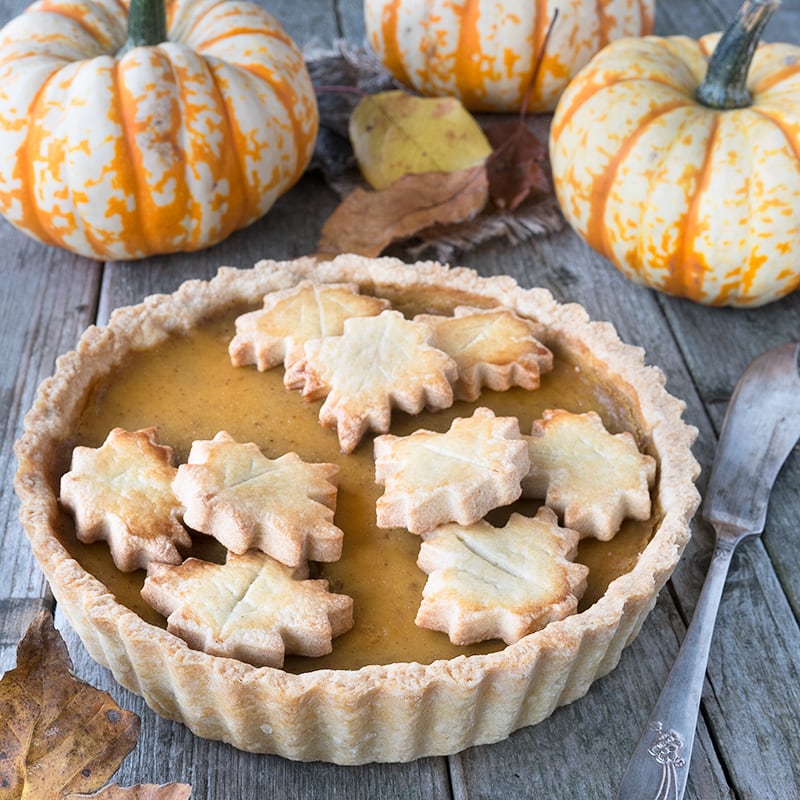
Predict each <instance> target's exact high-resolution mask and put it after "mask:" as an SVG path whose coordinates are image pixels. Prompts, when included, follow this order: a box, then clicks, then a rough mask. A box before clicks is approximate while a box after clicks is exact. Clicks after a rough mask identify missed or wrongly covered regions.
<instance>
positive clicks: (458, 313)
mask: <svg viewBox="0 0 800 800" xmlns="http://www.w3.org/2000/svg"><path fill="white" fill-rule="evenodd" d="M414 319H415V321H417V322H424V323H425V324H426V325H430V326H431V327H432V328H433V329H434V331H436V346H437V347H438V348H439V349H440V350H444V352H445V353H447V354H448V355H450V356H452V357H453V359H454V360H455V362H456V365H457V366H458V380H457V381H456V383H455V385H454V387H453V391H454V393H455V397H456V399H458V400H467V401H472V400H477V399H478V397H479V396H480V393H481V388H482V387H484V386H486V387H488V388H489V389H493V390H494V391H498V392H504V391H506V389H510V388H511V387H512V386H522V387H523V388H525V389H529V390H530V389H538V388H539V384H540V377H541V375H542V373H545V372H549V371H550V370H551V369H552V368H553V354H552V353H551V352H550V350H549V349H548V348H547V347H545V346H544V345H543V344H542V343H541V341H539V339H540V338H541V337H543V335H544V326H542V325H539V324H537V323H535V322H533V321H532V320H528V319H524V318H523V317H520V316H519V315H518V314H516V313H515V312H514V311H512V310H511V309H508V308H488V309H485V308H484V309H482V308H472V307H469V306H459V307H458V308H456V309H455V311H454V315H453V316H452V317H446V316H440V315H437V314H418V315H417V316H416V317H414Z"/></svg>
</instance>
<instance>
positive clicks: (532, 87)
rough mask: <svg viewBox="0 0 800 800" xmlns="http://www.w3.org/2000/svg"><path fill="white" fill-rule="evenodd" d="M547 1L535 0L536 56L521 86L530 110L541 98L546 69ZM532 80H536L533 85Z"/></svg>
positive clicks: (534, 29)
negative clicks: (537, 65) (537, 68)
mask: <svg viewBox="0 0 800 800" xmlns="http://www.w3.org/2000/svg"><path fill="white" fill-rule="evenodd" d="M547 2H548V0H536V13H535V14H534V15H533V33H532V37H533V46H534V53H536V56H535V57H534V58H532V59H531V72H530V76H527V75H526V76H525V83H524V84H523V86H524V87H525V88H524V91H525V92H527V93H528V107H529V108H531V109H532V107H533V105H534V103H533V100H534V98H536V97H540V96H541V89H540V87H541V85H542V81H543V80H544V75H545V72H546V69H545V68H544V67H545V65H544V53H543V52H542V48H543V47H544V44H545V40H546V39H547V30H548V28H549V26H550V24H551V21H550V18H549V17H548V14H547ZM537 61H539V62H540V64H541V65H540V67H539V72H538V75H537V74H536V72H535V70H536V62H537ZM534 78H535V79H536V81H535V83H534Z"/></svg>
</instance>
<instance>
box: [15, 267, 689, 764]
mask: <svg viewBox="0 0 800 800" xmlns="http://www.w3.org/2000/svg"><path fill="white" fill-rule="evenodd" d="M310 279H313V280H315V281H318V282H323V283H346V282H352V283H355V284H357V285H358V286H359V287H360V290H361V291H362V292H363V293H365V294H371V293H376V294H378V295H380V296H383V297H387V298H389V299H392V300H393V301H394V299H395V298H396V297H398V296H399V297H403V296H409V295H413V296H415V297H424V298H431V299H435V298H437V297H440V296H447V295H448V294H449V295H451V296H456V297H458V303H461V304H469V305H481V306H484V307H491V306H504V307H508V308H512V309H513V310H514V311H515V312H516V313H517V314H519V315H520V316H522V317H524V318H527V319H531V320H533V321H535V322H537V323H538V324H541V325H543V326H544V328H545V330H546V336H545V337H544V339H543V342H542V343H543V344H544V345H545V346H547V347H548V348H550V349H551V350H552V351H553V353H554V355H555V356H556V358H558V359H565V360H566V361H567V362H568V363H574V364H576V365H578V366H579V367H580V369H581V370H582V371H583V372H584V373H585V374H590V375H596V376H597V378H598V380H602V381H603V382H604V383H605V384H607V385H608V386H613V388H614V392H615V394H616V395H617V396H618V397H619V401H620V403H622V404H623V405H625V407H626V408H628V409H630V410H631V413H632V415H633V417H634V418H635V420H636V427H637V441H638V442H639V443H640V444H641V446H642V447H643V449H644V450H646V452H647V453H649V454H651V455H653V456H654V457H655V458H656V459H657V461H658V471H657V476H656V482H655V484H654V487H653V492H654V494H655V496H657V498H658V503H659V516H658V520H657V524H656V527H655V529H654V531H653V535H652V538H651V540H650V541H649V542H648V544H647V545H646V547H644V549H643V550H642V551H641V553H640V555H639V557H638V559H637V560H636V563H635V564H634V566H633V567H632V568H631V570H630V571H629V572H628V573H626V574H624V575H621V576H620V577H618V578H616V579H615V580H614V581H613V582H612V583H611V584H610V585H609V586H608V589H607V590H606V591H605V593H604V594H603V595H602V597H600V598H599V599H597V600H596V601H595V602H594V603H592V605H591V606H589V607H588V608H586V609H585V610H582V611H580V612H579V613H576V614H571V615H569V616H568V617H565V618H564V619H562V620H556V621H554V622H551V623H550V624H548V625H546V626H545V627H544V628H542V629H541V630H539V631H535V632H533V633H530V634H528V635H527V636H523V637H522V638H521V639H520V640H519V641H517V642H515V643H514V644H511V645H508V646H507V647H505V648H504V649H503V650H500V651H498V652H494V653H489V654H486V655H476V656H470V657H468V658H458V659H454V660H452V661H447V662H442V661H438V662H434V663H432V664H419V663H394V664H389V665H382V666H381V665H371V666H365V667H362V668H361V669H355V670H346V671H331V670H317V671H312V672H308V673H303V674H291V673H288V672H285V671H283V670H278V669H276V668H271V667H261V668H257V667H254V666H252V665H250V664H247V663H244V662H242V661H240V660H237V659H230V658H225V657H219V656H212V655H209V654H208V653H204V652H201V651H197V650H194V649H191V648H190V647H189V646H188V645H187V644H186V643H185V642H183V641H182V640H181V639H180V638H179V637H176V636H175V635H174V634H171V633H170V632H169V631H167V630H163V629H161V628H159V627H158V626H154V625H152V624H150V623H148V622H146V621H145V620H144V619H142V618H141V617H140V616H139V615H138V614H136V613H135V612H134V611H132V610H131V609H129V608H127V607H125V606H124V605H122V604H121V603H120V602H119V601H118V600H117V599H116V598H115V596H114V595H113V594H112V593H111V592H110V591H109V589H108V587H106V586H105V585H104V584H103V583H102V582H101V581H100V580H99V579H98V578H97V577H96V576H94V575H92V574H90V573H89V572H87V571H86V570H85V569H84V568H83V567H82V566H81V565H80V564H79V563H78V562H77V561H76V560H74V559H73V558H72V557H71V556H70V554H69V552H68V551H67V550H66V548H65V547H64V545H63V544H62V541H61V539H60V536H61V534H60V532H59V531H58V530H57V529H56V520H57V519H58V513H59V512H58V497H57V485H55V484H54V480H53V477H52V465H53V464H54V463H56V461H57V457H58V454H59V453H60V452H61V450H62V449H63V446H64V443H65V442H68V441H69V440H70V437H71V436H72V435H73V432H74V429H75V427H76V424H77V421H78V419H79V417H80V414H81V412H82V410H83V408H84V406H85V403H86V401H87V398H88V397H89V396H90V395H91V392H92V391H93V390H94V388H95V387H96V385H97V384H98V382H101V381H102V380H103V379H104V378H105V377H106V376H107V375H108V374H109V373H111V372H113V371H114V370H115V369H116V368H118V367H119V366H120V365H121V364H122V363H123V362H124V360H125V359H126V357H127V356H128V354H129V353H131V352H132V351H133V350H136V349H142V348H147V347H153V346H155V345H158V344H159V343H160V342H162V341H165V340H166V339H168V338H169V337H171V336H174V335H181V334H184V333H187V332H189V331H191V330H192V328H193V327H194V326H196V325H198V324H199V323H200V322H201V321H202V320H205V319H207V318H208V317H209V315H211V314H214V313H219V312H222V311H224V310H225V309H228V308H230V307H231V306H232V305H235V304H244V303H248V304H250V305H251V306H253V305H254V304H257V303H258V302H260V299H261V298H263V296H264V295H265V294H266V293H268V292H272V291H277V290H282V289H289V288H291V287H294V286H296V285H297V284H298V283H299V282H300V281H302V280H310ZM452 305H455V304H452ZM429 310H430V312H431V313H438V310H437V308H435V307H432V308H430V309H429ZM664 383H665V380H664V375H663V373H662V372H661V371H660V370H659V369H658V368H656V367H652V366H645V364H644V360H643V352H642V350H641V349H639V348H636V347H632V346H630V345H627V344H624V343H623V342H622V341H620V339H619V337H618V336H617V334H616V332H615V331H614V329H613V327H612V326H611V325H609V324H607V323H601V322H593V321H591V320H590V319H589V317H588V315H587V314H586V312H585V310H584V309H583V308H581V307H580V306H577V305H574V304H560V303H558V302H557V301H556V300H555V299H554V298H553V297H552V296H551V295H550V293H549V292H547V291H546V290H544V289H523V288H521V287H520V286H519V285H518V284H516V283H515V282H514V281H513V280H512V279H511V278H509V277H502V276H496V277H491V278H485V277H481V276H479V275H477V274H476V273H475V272H473V271H471V270H468V269H463V268H448V267H445V266H442V265H439V264H435V263H431V262H421V263H417V264H413V265H410V264H403V263H401V262H399V261H397V260H393V259H367V258H362V257H357V256H352V255H347V256H341V257H338V258H336V259H333V260H331V261H318V260H316V259H313V258H302V259H297V260H295V261H288V262H274V261H264V262H261V263H259V264H257V265H256V266H255V267H254V268H252V269H245V270H241V269H233V268H222V269H220V271H219V273H218V275H217V277H215V278H214V279H213V280H211V281H201V280H196V281H189V282H187V283H185V284H184V285H183V286H182V287H181V288H180V289H179V290H178V291H176V292H175V293H173V294H172V295H163V296H154V297H151V298H148V299H147V300H146V301H145V302H144V303H142V304H139V305H138V306H131V307H128V308H123V309H119V310H117V311H115V312H114V313H113V314H112V316H111V319H110V322H109V324H108V325H107V326H105V327H102V328H96V327H92V328H89V329H88V330H87V331H86V333H85V334H84V336H83V337H82V338H81V341H80V342H79V344H78V346H77V348H76V350H75V351H73V352H71V353H68V354H66V355H65V356H62V357H61V358H60V359H59V361H58V363H57V367H56V371H55V374H54V375H53V376H52V377H51V378H49V379H47V380H46V381H45V382H44V383H43V384H42V386H41V387H40V390H39V393H38V395H37V399H36V401H35V403H34V405H33V407H32V409H31V411H30V412H29V413H28V415H27V417H26V420H25V426H24V431H23V435H22V437H21V438H20V440H19V441H18V442H17V444H16V446H15V453H16V456H17V460H18V465H19V466H18V470H17V473H16V476H15V480H14V484H15V488H16V491H17V493H18V495H19V498H20V518H21V520H22V523H23V526H24V529H25V531H26V533H27V535H28V537H29V539H30V542H31V546H32V550H33V553H34V554H35V556H36V558H37V560H38V562H39V564H40V565H41V567H42V570H43V571H44V574H45V575H46V577H47V579H48V581H49V582H50V585H51V587H52V589H53V592H54V594H55V596H56V598H57V600H58V602H59V604H60V608H61V609H62V611H63V612H64V614H65V615H66V617H67V618H68V620H69V621H70V622H71V624H72V625H73V627H74V628H75V629H76V631H77V632H78V634H79V636H80V637H81V639H82V641H83V642H84V644H85V646H86V648H87V649H88V651H89V653H90V655H91V656H92V657H93V658H94V659H95V660H97V661H98V662H99V663H100V664H102V665H104V666H106V667H108V668H110V669H111V670H112V671H113V674H114V676H115V678H116V679H117V680H118V681H119V682H120V683H121V684H122V685H123V686H125V687H127V688H129V689H131V690H133V691H135V692H137V693H138V694H141V695H142V696H143V697H144V698H145V700H146V702H147V703H148V704H149V705H150V706H151V707H152V708H154V709H156V710H157V711H158V713H159V714H161V715H163V716H166V717H169V718H171V719H176V720H180V721H182V722H183V723H185V724H186V725H187V726H188V727H189V728H190V729H191V730H192V731H194V733H196V734H197V735H199V736H203V737H207V738H212V739H223V740H225V741H228V742H230V743H232V744H234V745H235V746H237V747H239V748H241V749H244V750H251V751H255V752H269V753H277V754H279V755H282V756H284V757H287V758H292V759H297V760H308V761H311V760H322V761H332V762H336V763H341V764H359V763H365V762H370V761H384V762H385V761H409V760H412V759H416V758H420V757H422V756H430V755H440V754H445V753H454V752H457V751H459V750H462V749H464V748H467V747H471V746H474V745H477V744H482V743H486V742H491V741H498V740H500V739H504V738H505V737H507V736H508V735H509V734H510V733H511V732H512V731H514V730H516V729H518V728H521V727H523V726H526V725H530V724H533V723H535V722H538V721H540V720H542V719H544V718H545V717H547V716H548V715H549V714H550V713H551V711H552V710H553V709H554V708H555V707H557V706H559V705H563V704H565V703H569V702H572V701H574V700H576V699H577V698H579V697H581V696H582V695H583V694H585V693H586V692H587V691H588V690H589V688H590V686H591V684H592V682H593V681H594V680H595V679H597V678H598V677H600V676H601V675H604V674H606V673H607V672H609V671H610V670H611V669H613V667H614V666H615V665H616V664H617V662H618V660H619V658H620V656H621V653H622V650H623V648H624V647H625V646H626V645H627V644H628V643H629V642H630V641H631V640H632V639H633V638H634V637H635V635H636V634H637V632H638V631H639V629H640V627H641V625H642V623H643V621H644V619H645V617H646V615H647V614H648V612H649V611H650V609H651V608H652V606H653V603H654V602H655V598H656V594H657V593H658V591H659V590H660V588H661V587H662V586H663V585H664V583H665V582H666V580H667V578H668V577H669V575H670V574H671V572H672V570H673V569H674V567H675V565H676V563H677V561H678V558H679V557H680V554H681V552H682V550H683V548H684V547H685V545H686V542H687V541H688V539H689V533H690V528H689V522H690V520H691V518H692V516H693V514H694V511H695V509H696V508H697V505H698V502H699V496H698V493H697V491H696V488H695V486H694V481H695V479H696V477H697V472H698V465H697V462H696V460H695V459H694V457H693V456H692V453H691V445H692V442H693V441H694V439H695V436H696V430H695V429H694V428H692V427H691V426H690V425H687V424H686V423H685V422H684V421H683V419H682V413H683V410H684V405H683V403H682V402H681V401H680V400H678V399H676V398H675V397H673V396H671V395H670V394H668V393H667V392H666V391H665V389H664ZM198 686H202V687H204V691H202V692H198V690H197V688H198ZM465 719H468V720H469V721H470V724H469V725H464V724H463V721H464V720H465ZM309 731H313V735H312V736H309V735H308V732H309Z"/></svg>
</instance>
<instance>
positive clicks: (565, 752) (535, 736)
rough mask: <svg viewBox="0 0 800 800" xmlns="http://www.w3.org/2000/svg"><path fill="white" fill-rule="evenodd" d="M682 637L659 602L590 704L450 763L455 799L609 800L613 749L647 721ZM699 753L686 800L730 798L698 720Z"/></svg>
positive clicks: (618, 767)
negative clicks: (570, 799)
mask: <svg viewBox="0 0 800 800" xmlns="http://www.w3.org/2000/svg"><path fill="white" fill-rule="evenodd" d="M682 636H683V623H682V621H681V619H680V617H679V615H678V614H677V613H676V612H675V608H674V606H673V604H672V602H671V600H670V599H669V597H668V596H666V595H662V596H661V597H660V598H659V600H658V603H657V604H656V607H655V609H654V610H653V612H652V615H651V617H650V618H649V619H648V623H647V624H646V625H645V627H644V629H643V631H642V633H641V634H640V635H639V637H638V638H637V639H636V641H635V642H634V643H633V645H631V647H629V648H628V649H627V650H626V651H625V653H624V654H623V657H622V662H621V665H620V666H619V667H618V668H617V669H616V670H614V671H613V672H611V673H610V674H609V675H607V676H605V677H604V678H601V679H600V680H599V681H598V682H597V683H596V684H595V685H594V686H593V687H592V689H591V690H590V692H589V695H588V696H587V697H585V698H583V699H581V700H578V701H576V702H574V703H572V704H570V705H568V706H564V707H562V708H560V709H557V710H556V712H555V713H554V714H553V715H552V716H551V717H550V718H549V719H547V720H545V721H544V722H542V723H540V724H539V725H536V726H533V727H531V728H527V729H524V730H522V731H518V732H517V733H515V734H514V735H512V736H511V737H510V738H509V739H508V740H507V741H505V742H501V743H499V744H496V745H491V746H489V747H480V748H473V749H471V750H467V751H466V752H464V753H462V754H460V755H457V756H454V757H453V758H451V770H452V774H453V790H454V792H453V793H454V797H455V798H456V800H470V799H471V798H478V797H479V798H481V800H494V799H495V798H497V800H500V798H509V797H513V798H518V799H519V800H527V798H530V800H534V798H542V797H548V798H550V797H565V798H566V797H573V798H578V797H580V798H583V797H585V798H592V800H606V799H608V800H610V799H611V798H613V797H614V796H615V794H616V787H617V783H618V781H619V777H620V775H621V773H622V770H623V769H624V766H625V763H624V759H623V760H621V756H623V753H622V751H621V750H620V748H619V745H618V743H619V741H620V739H623V738H626V737H627V738H630V739H631V740H635V739H636V738H637V737H638V735H639V732H640V730H641V725H642V724H643V722H644V718H643V717H642V714H641V713H637V712H638V711H639V710H641V711H642V712H643V711H644V710H645V709H646V708H648V707H649V706H650V705H651V704H652V703H654V702H655V700H656V698H657V697H658V692H659V688H660V683H661V681H662V680H663V676H664V675H665V674H666V671H667V670H668V669H669V666H670V664H671V663H672V658H673V657H674V655H675V652H676V650H677V647H678V643H679V640H680V639H681V638H682ZM697 754H698V755H697V759H696V761H697V763H696V764H695V765H694V768H693V771H692V774H691V778H690V782H689V786H688V788H687V793H686V798H687V800H689V798H696V799H697V800H710V799H711V798H721V797H727V796H729V793H730V792H731V789H730V787H729V786H728V784H727V781H726V778H725V775H724V771H723V770H722V768H721V766H720V764H719V762H718V761H717V759H716V758H715V757H714V748H713V745H712V744H711V742H710V740H709V736H708V732H707V730H706V728H705V726H704V724H703V723H702V721H701V723H700V729H699V732H698V745H697ZM566 775H568V776H569V777H568V779H567V780H566V781H565V776H566ZM565 783H566V786H565Z"/></svg>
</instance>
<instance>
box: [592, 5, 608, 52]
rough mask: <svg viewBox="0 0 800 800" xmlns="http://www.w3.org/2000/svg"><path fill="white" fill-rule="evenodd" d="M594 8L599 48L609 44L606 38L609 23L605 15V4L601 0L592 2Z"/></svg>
mask: <svg viewBox="0 0 800 800" xmlns="http://www.w3.org/2000/svg"><path fill="white" fill-rule="evenodd" d="M594 7H595V13H596V14H597V19H598V21H599V24H598V26H597V32H598V34H599V37H600V38H599V44H600V47H605V46H606V45H607V44H608V43H609V41H610V40H609V38H608V31H609V27H610V26H609V21H608V15H607V14H606V3H604V2H603V0H594Z"/></svg>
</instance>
